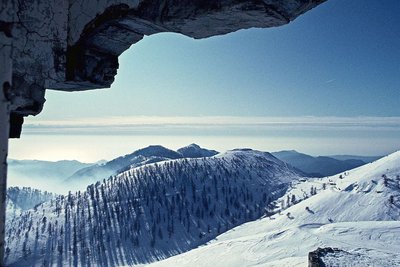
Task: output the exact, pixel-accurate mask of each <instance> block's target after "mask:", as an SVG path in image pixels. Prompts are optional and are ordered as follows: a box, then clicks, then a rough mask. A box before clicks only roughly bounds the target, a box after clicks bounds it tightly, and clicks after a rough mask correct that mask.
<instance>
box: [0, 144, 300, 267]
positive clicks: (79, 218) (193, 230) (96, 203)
mask: <svg viewBox="0 0 400 267" xmlns="http://www.w3.org/2000/svg"><path fill="white" fill-rule="evenodd" d="M298 179H300V177H299V174H298V173H297V172H296V171H295V170H294V169H293V168H292V167H290V166H288V165H287V164H286V163H283V162H282V161H280V160H278V159H276V158H275V157H273V156H272V155H271V154H269V153H265V152H259V151H253V150H249V149H239V150H233V151H228V152H226V153H224V154H219V155H217V156H214V157H210V158H200V159H177V160H169V161H164V162H159V163H154V164H148V165H145V166H142V167H138V168H132V169H130V170H128V171H125V172H122V173H120V174H118V175H116V176H114V177H111V178H109V179H107V180H103V181H102V182H97V183H96V184H94V185H90V186H88V187H87V190H86V191H84V192H77V193H76V194H69V195H67V196H58V197H56V198H55V199H52V200H51V201H50V202H47V203H44V204H42V205H40V206H39V207H38V208H37V210H30V211H27V212H24V213H22V215H21V216H20V217H17V218H14V219H13V220H11V221H10V222H9V223H8V225H7V226H8V227H7V232H6V236H7V237H6V242H7V248H8V250H7V251H8V252H7V253H6V261H7V264H8V265H10V266H32V265H45V266H49V265H50V266H63V265H71V264H72V265H77V266H87V265H94V266H118V265H134V264H138V263H147V262H152V261H156V260H160V259H163V258H166V257H169V256H172V255H176V254H178V253H182V252H184V251H187V250H190V249H192V248H195V247H197V246H199V245H201V244H204V243H205V242H207V241H209V240H211V239H213V238H214V237H216V236H217V235H218V234H221V233H222V232H225V231H227V230H229V229H231V228H233V227H235V226H238V225H240V224H242V223H244V222H248V221H251V220H254V219H257V218H260V217H261V216H262V215H263V214H264V213H265V212H266V209H267V206H268V204H270V202H271V201H272V200H275V199H277V198H279V197H280V196H282V195H283V194H284V193H285V192H286V191H287V188H288V185H289V183H290V182H292V181H293V180H298Z"/></svg>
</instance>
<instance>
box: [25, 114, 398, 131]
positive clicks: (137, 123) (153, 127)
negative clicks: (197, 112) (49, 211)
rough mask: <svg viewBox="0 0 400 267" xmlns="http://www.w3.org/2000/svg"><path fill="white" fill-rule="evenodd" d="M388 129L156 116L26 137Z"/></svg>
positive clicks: (383, 126)
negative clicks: (83, 134)
mask: <svg viewBox="0 0 400 267" xmlns="http://www.w3.org/2000/svg"><path fill="white" fill-rule="evenodd" d="M291 129H295V130H297V131H301V130H310V129H311V130H329V129H336V130H363V129H368V130H370V131H380V130H386V131H387V130H390V131H400V117H313V116H303V117H234V116H204V117H202V116H199V117H159V116H157V117H156V116H153V117H151V116H129V117H128V116H127V117H106V118H82V119H80V120H57V121H55V120H51V121H37V122H34V121H31V122H29V121H28V122H27V123H26V124H25V125H24V133H26V134H34V133H37V134H39V133H41V134H66V133H71V134H72V133H74V134H78V133H85V134H90V133H92V134H99V133H104V134H113V133H119V134H124V133H126V134H135V133H136V134H154V135H157V134H159V133H163V132H164V133H165V132H169V133H175V134H177V133H188V134H190V132H193V131H195V132H199V133H202V132H203V133H204V132H209V133H210V134H211V133H212V132H213V131H215V132H226V134H229V133H239V132H250V131H256V132H262V131H271V130H282V131H283V130H291Z"/></svg>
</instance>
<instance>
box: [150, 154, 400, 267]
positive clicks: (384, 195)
mask: <svg viewBox="0 0 400 267" xmlns="http://www.w3.org/2000/svg"><path fill="white" fill-rule="evenodd" d="M399 175H400V152H396V153H393V154H391V155H389V156H387V157H385V158H382V159H380V160H378V161H376V162H374V163H370V164H368V165H365V166H362V167H359V168H357V169H354V170H352V171H349V172H346V173H342V174H340V175H336V176H335V177H326V178H321V179H313V180H310V181H303V182H299V183H295V184H293V188H292V189H291V190H289V191H288V193H287V194H286V195H285V196H283V197H282V198H281V200H280V201H278V202H277V203H278V204H280V207H278V209H280V208H283V209H284V210H282V211H280V212H279V213H278V214H276V215H274V216H271V217H267V218H263V219H261V220H257V221H254V222H250V223H247V224H244V225H241V226H239V227H236V228H234V229H232V230H230V231H228V232H227V233H224V234H222V235H220V236H218V237H217V238H216V239H215V240H213V241H211V242H210V243H209V244H208V245H205V246H203V247H200V248H197V249H194V250H192V251H189V252H187V253H184V254H181V255H178V256H174V257H171V258H169V259H166V260H164V261H161V262H157V263H154V264H153V265H152V266H307V264H308V258H307V256H308V252H310V251H313V250H315V249H317V248H318V247H335V248H339V249H341V250H344V252H340V253H339V252H338V253H333V254H332V255H327V256H326V257H324V258H323V260H324V261H325V262H326V264H327V266H400V255H399V253H398V252H399V251H400V221H398V220H399V219H400V209H399V207H400V189H399V187H400V184H399V183H400V179H399V178H400V177H399ZM311 187H312V188H313V190H311ZM314 188H316V190H315V189H314ZM324 188H325V189H324ZM311 192H313V194H311ZM292 195H294V196H295V197H294V200H295V201H294V202H293V203H292V201H291V200H292V199H293V197H292ZM287 200H290V201H289V207H288V203H285V201H286V202H287ZM300 200H301V201H300ZM298 201H300V202H298Z"/></svg>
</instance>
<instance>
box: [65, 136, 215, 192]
mask: <svg viewBox="0 0 400 267" xmlns="http://www.w3.org/2000/svg"><path fill="white" fill-rule="evenodd" d="M216 154H218V152H217V151H214V150H207V149H204V148H201V147H200V146H198V145H196V144H191V145H189V146H187V147H183V148H180V149H178V152H177V151H174V150H171V149H168V148H165V147H163V146H161V145H151V146H148V147H145V148H142V149H139V150H136V151H134V152H133V153H131V154H128V155H125V156H121V157H118V158H115V159H113V160H110V161H108V162H106V163H103V164H101V165H93V166H90V167H87V168H83V169H80V170H78V171H77V172H75V173H74V174H73V175H71V176H70V177H68V178H66V179H65V181H64V183H65V184H69V185H72V186H73V188H74V189H84V188H86V185H88V184H91V183H95V182H97V181H99V180H101V179H104V178H108V177H109V176H112V175H115V174H117V173H118V172H121V171H124V170H127V169H130V168H132V167H140V166H143V165H145V164H150V163H155V162H161V161H165V160H173V159H180V158H199V157H209V156H214V155H216ZM74 184H75V185H76V186H74Z"/></svg>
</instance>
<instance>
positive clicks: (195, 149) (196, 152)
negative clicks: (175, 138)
mask: <svg viewBox="0 0 400 267" xmlns="http://www.w3.org/2000/svg"><path fill="white" fill-rule="evenodd" d="M178 152H179V153H180V154H181V155H182V156H183V157H184V158H203V157H212V156H215V155H217V154H218V153H219V152H218V151H215V150H209V149H205V148H201V147H200V146H199V145H196V144H191V145H188V146H185V147H182V148H179V149H178Z"/></svg>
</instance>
